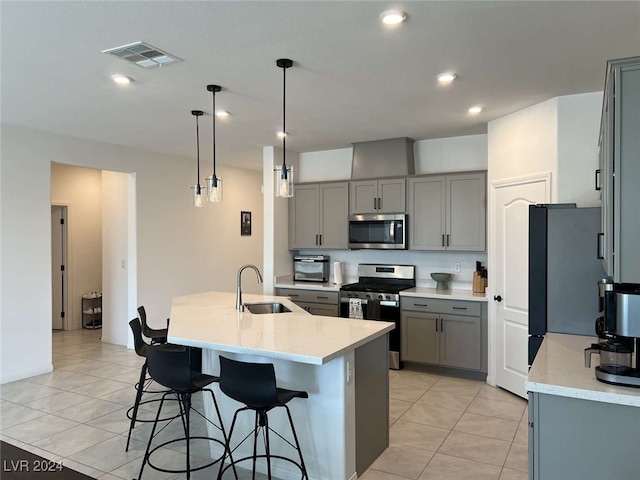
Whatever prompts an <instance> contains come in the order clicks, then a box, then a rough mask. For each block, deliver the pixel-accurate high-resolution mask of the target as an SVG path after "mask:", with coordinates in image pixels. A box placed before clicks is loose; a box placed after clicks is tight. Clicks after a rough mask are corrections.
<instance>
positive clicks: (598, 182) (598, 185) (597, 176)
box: [596, 168, 602, 191]
mask: <svg viewBox="0 0 640 480" xmlns="http://www.w3.org/2000/svg"><path fill="white" fill-rule="evenodd" d="M599 190H602V185H600V169H599V168H598V169H597V170H596V191H599Z"/></svg>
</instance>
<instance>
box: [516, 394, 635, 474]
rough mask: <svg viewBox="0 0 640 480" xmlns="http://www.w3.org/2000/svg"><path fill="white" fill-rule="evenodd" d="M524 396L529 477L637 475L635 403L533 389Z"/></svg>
mask: <svg viewBox="0 0 640 480" xmlns="http://www.w3.org/2000/svg"><path fill="white" fill-rule="evenodd" d="M529 398H530V402H529V409H530V421H532V423H533V426H532V430H533V431H532V432H531V433H532V434H533V435H532V436H531V435H530V437H529V438H530V440H531V437H533V443H531V441H530V443H529V445H530V451H529V455H530V456H531V458H530V463H529V465H530V470H529V478H532V479H534V480H537V479H549V480H553V479H562V480H602V479H605V478H610V479H613V478H615V479H616V480H637V479H638V478H640V455H638V452H640V407H630V406H626V405H616V404H612V403H605V402H595V401H591V400H582V399H577V398H569V397H562V396H556V395H548V394H541V393H537V392H530V393H529ZM531 467H532V468H531Z"/></svg>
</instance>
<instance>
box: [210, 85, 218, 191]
mask: <svg viewBox="0 0 640 480" xmlns="http://www.w3.org/2000/svg"><path fill="white" fill-rule="evenodd" d="M211 93H212V95H213V180H212V185H213V186H214V187H217V186H218V177H216V92H215V90H214V91H213V92H211Z"/></svg>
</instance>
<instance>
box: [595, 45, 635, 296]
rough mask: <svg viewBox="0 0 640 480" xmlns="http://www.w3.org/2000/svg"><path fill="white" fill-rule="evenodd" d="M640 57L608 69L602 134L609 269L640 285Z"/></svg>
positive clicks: (604, 251)
mask: <svg viewBox="0 0 640 480" xmlns="http://www.w3.org/2000/svg"><path fill="white" fill-rule="evenodd" d="M638 132H640V57H634V58H626V59H620V60H612V61H610V62H608V64H607V77H606V83H605V92H604V102H603V111H602V123H601V130H600V175H601V179H600V182H599V183H600V188H601V189H602V233H601V238H600V239H599V240H600V243H599V247H600V249H601V252H600V254H601V256H602V257H603V266H604V268H605V270H606V272H607V274H608V275H610V276H612V277H613V280H614V282H616V283H625V282H626V283H640V251H639V250H638V245H639V244H640V210H639V209H638V205H640V189H638V185H640V162H639V161H638V157H639V156H640V135H638Z"/></svg>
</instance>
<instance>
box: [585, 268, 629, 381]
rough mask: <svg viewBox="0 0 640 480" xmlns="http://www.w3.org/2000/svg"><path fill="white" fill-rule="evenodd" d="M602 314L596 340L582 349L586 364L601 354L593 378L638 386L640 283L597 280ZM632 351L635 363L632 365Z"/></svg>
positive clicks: (588, 365)
mask: <svg viewBox="0 0 640 480" xmlns="http://www.w3.org/2000/svg"><path fill="white" fill-rule="evenodd" d="M598 290H599V307H600V311H601V314H602V315H601V316H600V317H598V318H597V319H596V334H597V335H598V343H594V344H592V345H591V347H589V348H586V349H585V351H584V356H585V357H584V361H585V366H586V367H590V366H591V355H592V354H594V353H597V354H599V355H600V365H599V366H597V367H596V368H595V371H596V378H597V379H598V380H600V381H602V382H605V383H612V384H616V385H628V386H633V387H640V359H639V358H638V357H639V356H638V355H637V353H638V351H640V285H638V284H630V283H613V282H612V281H611V280H610V279H608V278H604V279H602V280H601V281H600V282H598ZM634 351H635V352H636V363H635V365H633V356H634Z"/></svg>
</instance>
